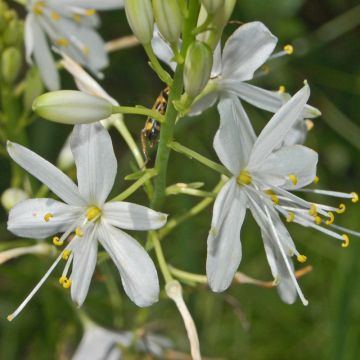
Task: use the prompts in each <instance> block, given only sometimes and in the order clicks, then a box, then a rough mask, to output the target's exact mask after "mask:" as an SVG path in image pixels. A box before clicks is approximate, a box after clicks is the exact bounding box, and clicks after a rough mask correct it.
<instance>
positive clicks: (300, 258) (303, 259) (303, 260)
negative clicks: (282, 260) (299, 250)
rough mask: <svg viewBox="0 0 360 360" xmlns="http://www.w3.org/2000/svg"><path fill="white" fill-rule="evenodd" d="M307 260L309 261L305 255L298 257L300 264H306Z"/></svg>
mask: <svg viewBox="0 0 360 360" xmlns="http://www.w3.org/2000/svg"><path fill="white" fill-rule="evenodd" d="M306 260H307V257H306V256H305V255H298V256H297V261H298V262H300V263H302V264H303V263H304V262H306Z"/></svg>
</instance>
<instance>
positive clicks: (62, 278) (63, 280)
mask: <svg viewBox="0 0 360 360" xmlns="http://www.w3.org/2000/svg"><path fill="white" fill-rule="evenodd" d="M66 279H67V277H66V276H60V278H59V283H60V284H61V285H62V284H63V283H64V282H65V280H66Z"/></svg>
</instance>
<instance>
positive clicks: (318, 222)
mask: <svg viewBox="0 0 360 360" xmlns="http://www.w3.org/2000/svg"><path fill="white" fill-rule="evenodd" d="M314 221H315V224H316V225H320V224H321V222H322V220H321V217H320V216H315V218H314Z"/></svg>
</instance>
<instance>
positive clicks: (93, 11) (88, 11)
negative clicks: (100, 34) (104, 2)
mask: <svg viewBox="0 0 360 360" xmlns="http://www.w3.org/2000/svg"><path fill="white" fill-rule="evenodd" d="M95 14H96V10H95V9H86V10H85V16H93V15H95Z"/></svg>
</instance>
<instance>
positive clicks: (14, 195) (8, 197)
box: [1, 188, 29, 211]
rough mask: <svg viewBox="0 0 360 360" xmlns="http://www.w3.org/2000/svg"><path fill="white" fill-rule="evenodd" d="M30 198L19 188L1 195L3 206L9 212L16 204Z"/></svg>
mask: <svg viewBox="0 0 360 360" xmlns="http://www.w3.org/2000/svg"><path fill="white" fill-rule="evenodd" d="M28 198H29V196H28V194H27V193H26V192H25V191H24V190H22V189H18V188H9V189H6V190H5V191H4V192H3V193H2V195H1V205H2V206H3V207H4V209H5V210H7V211H9V210H10V209H12V208H13V207H14V206H15V205H16V204H18V203H19V202H21V201H24V200H26V199H28Z"/></svg>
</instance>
